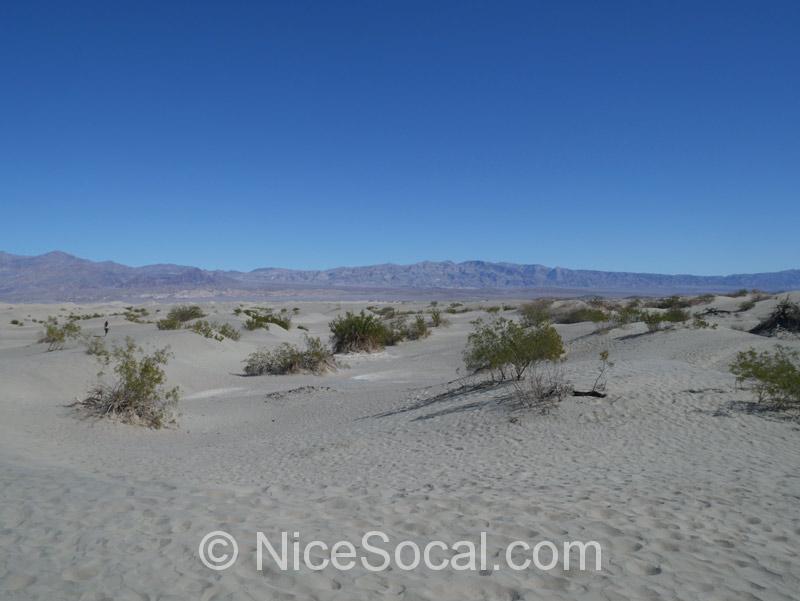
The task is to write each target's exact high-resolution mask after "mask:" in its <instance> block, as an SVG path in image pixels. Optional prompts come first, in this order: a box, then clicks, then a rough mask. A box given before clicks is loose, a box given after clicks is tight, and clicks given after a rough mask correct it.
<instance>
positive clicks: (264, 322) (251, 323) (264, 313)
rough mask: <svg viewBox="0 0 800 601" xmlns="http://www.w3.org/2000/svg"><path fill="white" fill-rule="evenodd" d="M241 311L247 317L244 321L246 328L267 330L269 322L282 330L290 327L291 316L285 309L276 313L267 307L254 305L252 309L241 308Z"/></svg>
mask: <svg viewBox="0 0 800 601" xmlns="http://www.w3.org/2000/svg"><path fill="white" fill-rule="evenodd" d="M241 313H244V314H245V315H247V317H248V319H247V321H245V322H244V327H245V329H247V330H258V329H260V328H264V329H265V330H269V326H270V324H275V325H276V326H278V327H281V328H283V329H284V330H288V329H289V328H291V327H292V318H291V317H290V316H289V315H288V313H287V312H286V311H285V310H284V312H282V313H281V314H277V315H276V314H275V312H274V311H273V310H272V309H270V308H269V307H256V308H253V309H243V310H242V311H241Z"/></svg>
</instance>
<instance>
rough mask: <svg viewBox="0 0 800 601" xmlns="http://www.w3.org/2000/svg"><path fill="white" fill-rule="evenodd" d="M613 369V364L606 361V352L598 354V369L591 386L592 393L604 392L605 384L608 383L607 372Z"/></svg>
mask: <svg viewBox="0 0 800 601" xmlns="http://www.w3.org/2000/svg"><path fill="white" fill-rule="evenodd" d="M612 367H614V362H613V361H609V360H608V351H607V350H605V351H601V352H600V369H599V370H598V374H597V377H596V378H595V380H594V384H592V392H599V393H601V394H602V393H604V392H605V391H606V384H607V382H608V371H609V370H610V369H611V368H612Z"/></svg>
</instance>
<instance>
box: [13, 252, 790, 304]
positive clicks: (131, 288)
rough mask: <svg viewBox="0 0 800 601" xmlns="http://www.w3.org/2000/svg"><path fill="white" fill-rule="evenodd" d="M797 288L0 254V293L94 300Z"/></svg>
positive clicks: (503, 268) (438, 267) (753, 277)
mask: <svg viewBox="0 0 800 601" xmlns="http://www.w3.org/2000/svg"><path fill="white" fill-rule="evenodd" d="M741 288H758V289H760V290H766V291H781V290H791V289H800V269H790V270H786V271H779V272H772V273H754V274H735V275H725V276H697V275H663V274H654V273H630V272H613V271H593V270H585V269H565V268H562V267H545V266H544V265H520V264H515V263H491V262H486V261H465V262H462V263H454V262H452V261H439V262H434V261H424V262H421V263H414V264H412V265H394V264H382V265H370V266H365V267H337V268H334V269H326V270H294V269H281V268H275V267H264V268H260V269H254V270H252V271H248V272H242V271H222V270H205V269H200V268H198V267H188V266H182V265H171V264H158V265H146V266H143V267H129V266H127V265H122V264H119V263H114V262H111V261H101V262H96V261H90V260H88V259H82V258H79V257H76V256H73V255H70V254H67V253H65V252H60V251H53V252H49V253H46V254H43V255H38V256H21V255H14V254H10V253H6V252H1V251H0V300H4V301H8V302H26V301H27V302H37V301H40V302H50V301H83V302H87V301H100V300H131V299H143V298H151V299H160V298H164V299H168V298H230V299H232V298H248V297H253V298H257V297H262V296H269V297H286V298H334V297H336V298H342V299H349V298H376V299H377V298H382V299H390V298H419V297H422V296H454V297H469V296H473V297H489V296H514V295H516V296H521V295H530V294H537V293H538V294H547V295H564V296H576V295H587V294H607V295H610V294H615V295H632V294H651V295H652V294H672V293H692V292H725V291H731V290H738V289H741Z"/></svg>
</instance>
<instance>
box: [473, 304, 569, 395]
mask: <svg viewBox="0 0 800 601" xmlns="http://www.w3.org/2000/svg"><path fill="white" fill-rule="evenodd" d="M473 324H474V326H475V329H474V330H473V332H472V333H471V334H470V335H469V337H468V338H467V347H466V349H465V350H464V363H465V364H466V366H467V369H469V370H470V371H472V372H479V371H488V372H489V373H490V374H491V375H492V378H493V379H499V380H505V379H506V378H507V377H508V376H510V375H513V377H514V378H515V379H516V380H520V379H522V376H523V375H524V374H525V371H526V370H527V369H528V368H529V367H530V366H531V365H532V364H535V363H538V362H540V361H554V360H557V359H559V358H560V357H561V356H562V355H563V354H564V346H563V341H562V340H561V336H559V334H558V332H556V330H555V328H553V327H552V326H551V325H549V324H541V325H539V326H536V327H531V328H525V327H523V326H522V325H520V324H518V323H517V322H515V321H511V320H508V319H505V318H502V317H500V318H496V319H494V320H493V321H491V322H485V321H483V320H482V319H478V320H476V321H474V322H473Z"/></svg>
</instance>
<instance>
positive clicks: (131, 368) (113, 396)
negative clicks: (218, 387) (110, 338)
mask: <svg viewBox="0 0 800 601" xmlns="http://www.w3.org/2000/svg"><path fill="white" fill-rule="evenodd" d="M171 356H172V355H171V354H170V353H169V349H168V348H162V349H159V350H156V351H155V352H153V353H152V354H149V355H147V354H145V353H144V351H143V350H142V349H141V348H140V347H138V346H137V345H136V343H135V342H134V341H133V339H132V338H126V339H125V345H124V346H117V347H115V348H114V349H113V350H112V351H111V353H109V354H107V355H106V356H104V357H103V358H102V360H103V363H104V364H106V365H108V364H109V363H111V362H112V361H113V362H114V363H115V365H114V373H115V374H116V375H117V381H116V382H115V383H114V384H111V385H106V384H98V385H96V386H95V387H94V388H92V389H91V390H90V392H89V396H87V397H86V398H85V399H83V400H82V401H78V402H77V403H74V404H73V406H75V407H78V408H79V409H81V410H83V411H85V412H87V413H89V414H90V415H93V416H96V417H107V416H116V417H119V418H120V419H122V421H124V422H126V423H131V424H142V425H145V426H149V427H151V428H160V427H162V426H163V425H164V424H165V423H167V422H168V421H169V420H170V418H171V414H172V409H173V408H174V406H175V405H176V404H177V403H178V398H179V390H178V388H177V387H175V388H170V389H167V388H165V386H164V385H165V383H166V374H165V372H164V369H163V366H164V365H166V364H167V363H168V362H169V359H170V357H171Z"/></svg>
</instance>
